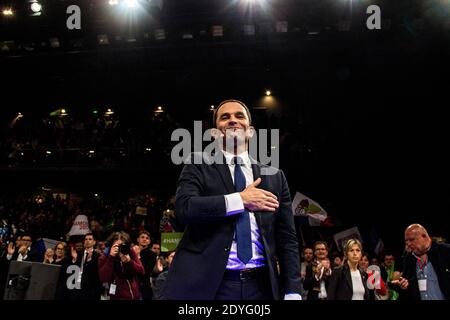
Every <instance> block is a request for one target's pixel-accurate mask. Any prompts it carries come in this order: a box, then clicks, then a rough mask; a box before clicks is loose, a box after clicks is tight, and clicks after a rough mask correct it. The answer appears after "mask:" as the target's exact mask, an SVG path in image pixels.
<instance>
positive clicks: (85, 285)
mask: <svg viewBox="0 0 450 320" xmlns="http://www.w3.org/2000/svg"><path fill="white" fill-rule="evenodd" d="M83 254H84V251H82V252H81V253H78V256H77V261H76V262H75V263H74V264H76V265H77V266H79V267H81V262H82V259H83ZM98 259H99V254H98V253H97V252H96V251H94V252H93V253H92V258H91V260H89V261H86V262H85V265H84V267H83V274H82V276H81V289H73V290H70V294H69V295H70V299H71V300H100V295H101V294H102V292H103V285H102V283H101V282H100V277H99V267H98Z"/></svg>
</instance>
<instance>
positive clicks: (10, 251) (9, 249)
mask: <svg viewBox="0 0 450 320" xmlns="http://www.w3.org/2000/svg"><path fill="white" fill-rule="evenodd" d="M15 249H16V248H15V247H14V243H13V242H10V243H9V244H8V255H10V256H12V255H13V254H14V251H15Z"/></svg>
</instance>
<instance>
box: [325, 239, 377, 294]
mask: <svg viewBox="0 0 450 320" xmlns="http://www.w3.org/2000/svg"><path fill="white" fill-rule="evenodd" d="M361 257H362V245H361V242H360V241H359V240H357V239H350V240H348V241H347V243H346V244H345V246H344V264H343V265H342V266H340V267H337V268H335V269H334V270H333V273H332V274H331V277H330V280H329V282H328V286H327V298H328V300H369V299H371V295H369V289H368V288H367V278H368V276H367V273H366V272H364V271H362V270H361V269H359V262H360V260H361ZM372 298H373V297H372Z"/></svg>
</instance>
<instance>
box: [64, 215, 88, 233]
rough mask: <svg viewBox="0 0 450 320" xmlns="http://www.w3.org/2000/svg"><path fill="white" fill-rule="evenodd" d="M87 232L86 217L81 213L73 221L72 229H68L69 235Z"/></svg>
mask: <svg viewBox="0 0 450 320" xmlns="http://www.w3.org/2000/svg"><path fill="white" fill-rule="evenodd" d="M89 232H90V230H89V222H88V217H87V216H85V215H83V214H79V215H77V216H76V218H75V221H74V222H73V225H72V229H70V231H69V236H83V235H85V234H86V233H89Z"/></svg>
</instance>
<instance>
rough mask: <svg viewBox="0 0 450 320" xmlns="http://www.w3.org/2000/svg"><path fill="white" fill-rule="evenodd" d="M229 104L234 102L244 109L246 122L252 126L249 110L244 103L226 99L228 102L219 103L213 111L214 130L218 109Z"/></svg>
mask: <svg viewBox="0 0 450 320" xmlns="http://www.w3.org/2000/svg"><path fill="white" fill-rule="evenodd" d="M229 102H236V103H239V104H240V105H241V106H242V107H244V109H245V111H246V112H247V117H248V122H249V123H250V124H252V115H251V114H250V109H249V108H248V107H247V106H246V105H245V103H243V102H242V101H239V100H236V99H228V100H224V101H222V102H221V103H219V105H218V106H217V108H215V109H214V113H213V123H212V124H213V127H214V128H215V127H216V120H217V112H218V111H219V109H220V107H222V106H223V105H224V104H225V103H229Z"/></svg>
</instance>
